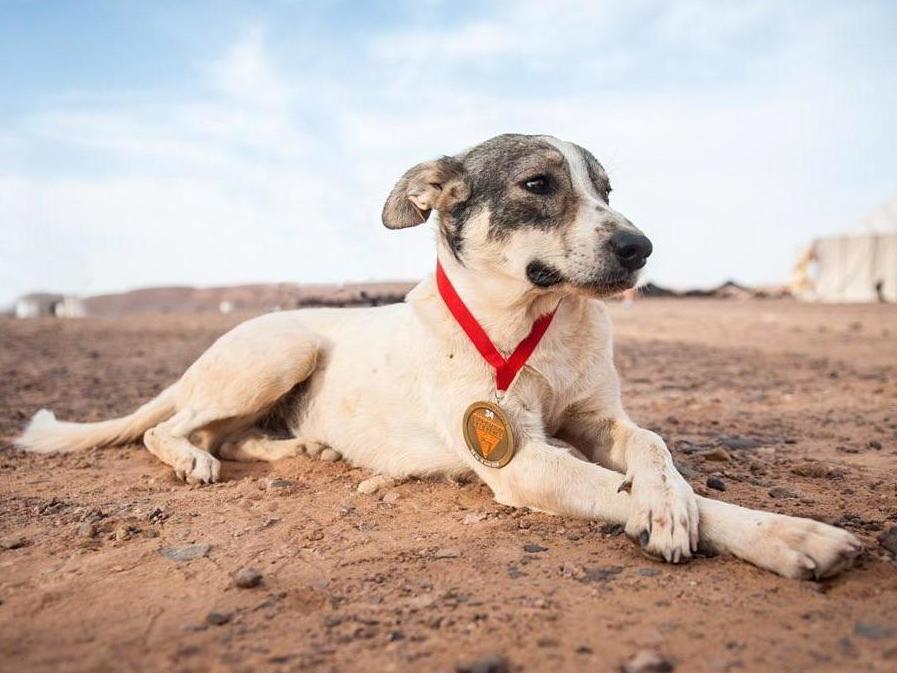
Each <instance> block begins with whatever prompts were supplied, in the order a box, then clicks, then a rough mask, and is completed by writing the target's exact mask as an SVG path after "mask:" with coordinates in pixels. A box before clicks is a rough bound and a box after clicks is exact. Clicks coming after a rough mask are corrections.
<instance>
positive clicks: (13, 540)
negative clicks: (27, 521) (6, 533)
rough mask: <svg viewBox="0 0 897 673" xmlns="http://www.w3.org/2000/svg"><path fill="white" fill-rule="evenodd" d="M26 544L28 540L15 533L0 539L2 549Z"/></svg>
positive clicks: (17, 547)
mask: <svg viewBox="0 0 897 673" xmlns="http://www.w3.org/2000/svg"><path fill="white" fill-rule="evenodd" d="M27 544H28V540H26V539H25V538H23V537H21V536H17V535H14V536H12V537H6V538H3V539H2V540H0V547H3V548H4V549H19V548H21V547H24V546H25V545H27Z"/></svg>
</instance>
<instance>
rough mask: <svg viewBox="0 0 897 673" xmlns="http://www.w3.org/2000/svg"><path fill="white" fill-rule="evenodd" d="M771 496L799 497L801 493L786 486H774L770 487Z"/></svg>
mask: <svg viewBox="0 0 897 673" xmlns="http://www.w3.org/2000/svg"><path fill="white" fill-rule="evenodd" d="M769 497H770V498H799V497H800V494H799V493H797V492H796V491H792V490H791V489H790V488H785V487H784V486H773V487H772V488H771V489H769Z"/></svg>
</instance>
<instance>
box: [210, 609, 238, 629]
mask: <svg viewBox="0 0 897 673" xmlns="http://www.w3.org/2000/svg"><path fill="white" fill-rule="evenodd" d="M232 616H233V615H231V614H230V613H227V612H210V613H209V614H207V615H206V621H207V622H208V623H209V624H212V625H213V626H222V625H223V624H227V623H228V622H229V621H230V620H231V617H232Z"/></svg>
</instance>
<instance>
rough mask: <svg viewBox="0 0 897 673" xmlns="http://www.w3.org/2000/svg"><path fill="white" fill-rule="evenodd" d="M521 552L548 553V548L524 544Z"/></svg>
mask: <svg viewBox="0 0 897 673" xmlns="http://www.w3.org/2000/svg"><path fill="white" fill-rule="evenodd" d="M523 551H525V552H526V553H527V554H538V553H539V552H542V551H548V547H543V546H542V545H540V544H525V545H523Z"/></svg>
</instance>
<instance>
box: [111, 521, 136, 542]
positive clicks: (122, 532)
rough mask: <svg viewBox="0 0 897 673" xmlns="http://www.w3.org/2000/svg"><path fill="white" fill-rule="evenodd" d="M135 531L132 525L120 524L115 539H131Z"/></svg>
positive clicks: (121, 540) (122, 540)
mask: <svg viewBox="0 0 897 673" xmlns="http://www.w3.org/2000/svg"><path fill="white" fill-rule="evenodd" d="M133 532H134V530H133V529H132V528H131V526H128V525H125V524H122V525H121V526H118V527H117V528H116V529H115V539H116V540H117V541H119V542H124V541H125V540H130V539H131V533H133Z"/></svg>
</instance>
